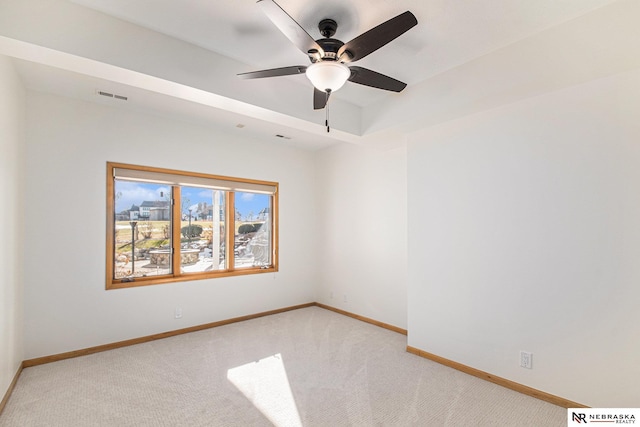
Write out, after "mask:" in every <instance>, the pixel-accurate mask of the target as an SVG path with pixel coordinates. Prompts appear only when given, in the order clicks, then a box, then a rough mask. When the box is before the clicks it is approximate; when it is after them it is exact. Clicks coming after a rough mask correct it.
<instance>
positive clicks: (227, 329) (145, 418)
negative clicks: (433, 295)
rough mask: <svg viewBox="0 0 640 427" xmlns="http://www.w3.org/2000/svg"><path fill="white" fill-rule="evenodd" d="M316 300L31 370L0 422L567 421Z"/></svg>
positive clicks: (553, 409) (555, 410)
mask: <svg viewBox="0 0 640 427" xmlns="http://www.w3.org/2000/svg"><path fill="white" fill-rule="evenodd" d="M405 349H406V337H405V336H403V335H400V334H396V333H394V332H391V331H387V330H385V329H381V328H379V327H376V326H373V325H369V324H367V323H364V322H360V321H358V320H355V319H351V318H349V317H345V316H342V315H340V314H336V313H334V312H331V311H328V310H324V309H322V308H318V307H310V308H305V309H300V310H295V311H290V312H286V313H281V314H276V315H272V316H267V317H262V318H258V319H254V320H249V321H246V322H241V323H235V324H231V325H227V326H222V327H218V328H214V329H209V330H205V331H200V332H194V333H191V334H186V335H180V336H176V337H172V338H167V339H163V340H158V341H153V342H150V343H145V344H139V345H136V346H131V347H126V348H122V349H117V350H112V351H108V352H104V353H98V354H93V355H90V356H84V357H79V358H75V359H69V360H64V361H60V362H56V363H50V364H47V365H41V366H36V367H32V368H27V369H25V370H24V371H23V372H22V375H21V376H20V379H19V381H18V383H17V385H16V388H15V389H14V392H13V394H12V396H11V398H10V400H9V402H8V404H7V406H6V408H5V410H4V412H3V414H2V416H0V426H19V427H27V426H47V427H51V426H65V427H67V426H269V425H276V426H332V427H333V426H377V425H385V426H386V425H389V426H409V425H418V426H537V427H538V426H565V425H566V410H565V409H564V408H560V407H557V406H554V405H551V404H549V403H546V402H543V401H540V400H537V399H534V398H532V397H528V396H525V395H523V394H520V393H517V392H514V391H511V390H508V389H505V388H502V387H500V386H498V385H495V384H492V383H489V382H486V381H483V380H480V379H478V378H475V377H472V376H469V375H466V374H463V373H461V372H458V371H456V370H453V369H450V368H447V367H445V366H442V365H439V364H437V363H434V362H431V361H429V360H426V359H423V358H420V357H418V356H415V355H412V354H409V353H407V352H406V351H405Z"/></svg>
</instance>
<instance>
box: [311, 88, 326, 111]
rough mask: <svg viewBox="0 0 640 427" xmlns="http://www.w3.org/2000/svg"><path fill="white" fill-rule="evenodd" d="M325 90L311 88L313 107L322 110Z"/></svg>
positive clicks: (324, 104) (324, 101) (324, 102)
mask: <svg viewBox="0 0 640 427" xmlns="http://www.w3.org/2000/svg"><path fill="white" fill-rule="evenodd" d="M327 98H328V97H327V92H323V91H321V90H318V89H316V88H315V87H314V88H313V109H314V110H322V109H323V108H324V107H326V105H327Z"/></svg>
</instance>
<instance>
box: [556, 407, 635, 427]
mask: <svg viewBox="0 0 640 427" xmlns="http://www.w3.org/2000/svg"><path fill="white" fill-rule="evenodd" d="M638 418H640V408H635V409H634V408H569V409H567V425H570V426H575V425H583V424H590V423H598V424H602V423H604V424H635V423H636V420H637V419H638Z"/></svg>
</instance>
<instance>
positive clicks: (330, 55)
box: [238, 0, 418, 130]
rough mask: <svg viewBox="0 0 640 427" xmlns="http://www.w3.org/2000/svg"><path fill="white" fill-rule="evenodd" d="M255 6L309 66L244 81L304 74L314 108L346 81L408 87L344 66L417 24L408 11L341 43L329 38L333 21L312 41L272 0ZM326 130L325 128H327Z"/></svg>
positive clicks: (248, 75) (252, 75)
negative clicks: (310, 87)
mask: <svg viewBox="0 0 640 427" xmlns="http://www.w3.org/2000/svg"><path fill="white" fill-rule="evenodd" d="M257 3H258V5H259V6H260V7H261V8H262V11H263V12H264V13H265V14H266V15H267V17H268V18H269V19H270V20H271V21H272V22H273V23H274V24H275V25H276V27H278V29H279V30H280V31H282V33H283V34H284V35H285V36H286V37H287V38H288V39H289V40H291V42H293V44H294V45H296V47H297V48H298V49H300V50H301V51H302V52H303V53H304V54H305V55H308V57H309V60H310V61H311V65H309V66H304V65H294V66H290V67H282V68H272V69H269V70H261V71H251V72H248V73H241V74H238V77H240V78H243V79H258V78H263V77H276V76H288V75H293V74H306V75H307V77H308V78H309V80H310V81H311V83H312V84H313V86H314V91H313V108H314V109H316V110H320V109H323V108H325V106H326V105H327V102H328V101H329V95H330V94H331V93H332V92H335V91H336V90H338V89H340V88H341V87H342V85H344V83H345V82H346V81H347V80H348V81H350V82H353V83H358V84H361V85H365V86H370V87H374V88H378V89H383V90H389V91H393V92H400V91H402V90H403V89H404V88H405V87H406V86H407V84H406V83H403V82H401V81H399V80H396V79H394V78H392V77H389V76H386V75H384V74H380V73H377V72H375V71H372V70H369V69H367V68H363V67H357V66H352V65H346V64H349V63H352V62H355V61H357V60H359V59H362V58H364V57H365V56H367V55H369V54H370V53H372V52H375V51H376V50H378V49H380V48H381V47H382V46H384V45H386V44H387V43H389V42H390V41H392V40H394V39H395V38H397V37H399V36H400V35H402V34H404V33H405V32H406V31H408V30H409V29H411V28H412V27H414V26H415V25H417V24H418V20H417V19H416V17H415V16H414V15H413V14H412V13H411V12H409V11H406V12H404V13H401V14H400V15H398V16H396V17H395V18H391V19H389V20H388V21H386V22H383V23H382V24H380V25H378V26H377V27H374V28H372V29H370V30H369V31H367V32H365V33H363V34H361V35H359V36H358V37H356V38H354V39H353V40H351V41H349V42H347V43H343V42H342V41H340V40H338V39H334V38H332V37H333V35H334V34H335V33H336V30H337V29H338V24H337V22H336V21H334V20H333V19H323V20H321V21H320V23H319V24H318V28H319V30H320V34H322V37H323V38H321V39H318V40H314V39H313V38H312V37H311V36H310V35H309V33H307V32H306V31H305V30H304V28H302V27H301V26H300V24H298V23H297V22H296V21H295V20H294V19H293V18H292V17H291V16H289V14H288V13H287V12H285V10H284V9H282V7H280V6H279V5H278V4H277V3H276V2H275V1H273V0H258V2H257ZM327 130H328V127H327Z"/></svg>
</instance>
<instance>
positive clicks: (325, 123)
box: [324, 89, 331, 133]
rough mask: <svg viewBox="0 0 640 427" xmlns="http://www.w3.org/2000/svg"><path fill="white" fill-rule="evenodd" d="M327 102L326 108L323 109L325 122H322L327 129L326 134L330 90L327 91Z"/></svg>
mask: <svg viewBox="0 0 640 427" xmlns="http://www.w3.org/2000/svg"><path fill="white" fill-rule="evenodd" d="M326 93H327V102H326V108H325V113H326V116H325V120H324V125H325V126H326V127H327V133H329V130H330V128H329V95H331V89H327V92H326Z"/></svg>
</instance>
